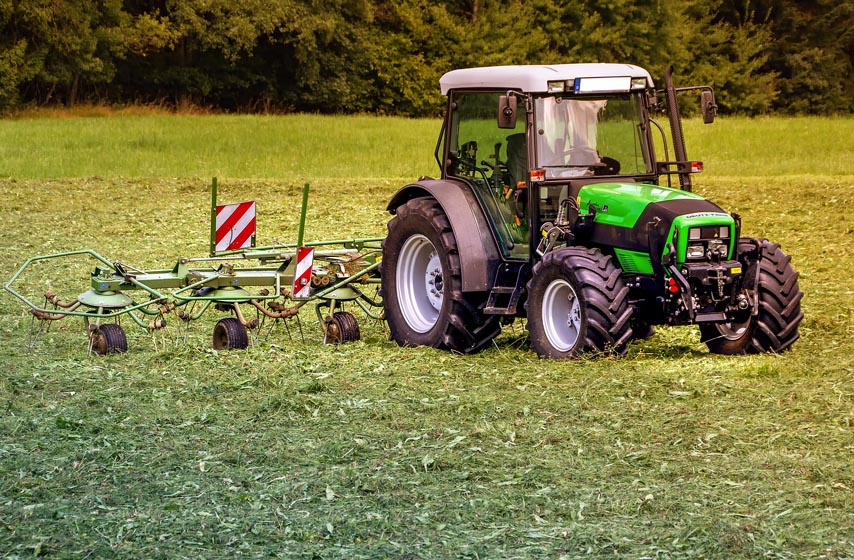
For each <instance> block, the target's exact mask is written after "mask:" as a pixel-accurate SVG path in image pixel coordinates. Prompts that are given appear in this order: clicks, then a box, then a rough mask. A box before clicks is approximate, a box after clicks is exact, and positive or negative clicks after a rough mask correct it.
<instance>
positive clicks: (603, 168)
mask: <svg viewBox="0 0 854 560" xmlns="http://www.w3.org/2000/svg"><path fill="white" fill-rule="evenodd" d="M599 159H600V161H601V162H602V163H600V164H597V165H595V166H593V174H594V175H619V174H620V162H619V161H617V160H615V159H614V158H612V157H608V156H603V157H601V158H599Z"/></svg>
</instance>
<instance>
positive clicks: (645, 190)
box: [578, 183, 724, 228]
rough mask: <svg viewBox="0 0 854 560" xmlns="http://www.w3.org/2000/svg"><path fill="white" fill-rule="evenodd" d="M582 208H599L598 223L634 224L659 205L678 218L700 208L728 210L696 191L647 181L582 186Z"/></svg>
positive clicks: (665, 212) (664, 211)
mask: <svg viewBox="0 0 854 560" xmlns="http://www.w3.org/2000/svg"><path fill="white" fill-rule="evenodd" d="M578 195H579V198H580V201H579V208H580V209H581V212H585V211H587V212H589V211H590V210H591V205H593V208H595V211H596V223H601V224H608V225H612V226H617V227H627V228H631V227H634V226H635V224H636V223H637V222H638V219H639V218H640V216H641V214H643V213H644V211H645V210H647V207H648V206H650V205H655V206H654V208H656V209H658V210H659V211H660V212H661V213H662V214H666V215H667V216H664V215H660V216H659V217H660V218H661V219H664V218H665V217H670V218H671V220H672V218H675V217H676V216H680V215H682V214H692V213H697V212H715V213H724V211H723V210H722V209H721V208H720V207H719V206H717V205H715V204H712V203H711V202H709V201H707V200H706V199H704V198H703V197H702V196H699V195H696V194H694V193H690V192H686V191H680V190H678V189H671V188H669V187H661V186H658V185H649V184H646V183H593V184H590V185H585V186H583V187H581V189H580V190H579V193H578Z"/></svg>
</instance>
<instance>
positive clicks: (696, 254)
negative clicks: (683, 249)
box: [685, 244, 706, 259]
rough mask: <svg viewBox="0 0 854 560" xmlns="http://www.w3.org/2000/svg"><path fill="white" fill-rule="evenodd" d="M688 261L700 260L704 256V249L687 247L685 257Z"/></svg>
mask: <svg viewBox="0 0 854 560" xmlns="http://www.w3.org/2000/svg"><path fill="white" fill-rule="evenodd" d="M685 256H686V257H687V258H689V259H702V258H703V257H705V256H706V248H705V247H704V246H703V245H702V244H699V245H688V253H687V254H686V255H685Z"/></svg>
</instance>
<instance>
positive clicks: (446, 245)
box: [380, 197, 501, 352]
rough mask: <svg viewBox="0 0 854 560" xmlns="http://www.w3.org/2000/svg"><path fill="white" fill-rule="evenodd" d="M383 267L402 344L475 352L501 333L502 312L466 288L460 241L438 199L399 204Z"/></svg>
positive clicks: (388, 306)
mask: <svg viewBox="0 0 854 560" xmlns="http://www.w3.org/2000/svg"><path fill="white" fill-rule="evenodd" d="M380 266H381V276H382V280H383V281H382V287H381V293H382V298H383V302H384V306H385V318H386V321H387V322H388V326H389V330H390V331H391V338H392V339H393V340H394V341H395V342H397V343H398V344H400V345H401V346H430V347H433V348H443V349H446V350H455V351H458V352H475V351H477V350H480V349H481V348H483V347H484V346H485V345H486V344H488V343H489V341H490V340H492V339H493V338H495V336H496V335H497V334H498V333H499V332H500V330H501V327H500V326H499V317H498V316H497V315H486V314H484V313H482V312H481V309H482V308H483V305H484V303H485V301H486V294H483V293H479V292H475V293H472V292H465V293H464V292H463V290H462V277H461V275H460V273H461V267H460V255H459V252H458V250H457V240H456V237H455V236H454V232H453V229H452V228H451V224H450V222H449V221H448V217H447V216H446V215H445V212H444V210H443V209H442V207H441V206H440V205H439V203H438V202H437V201H436V200H435V199H434V198H429V197H425V198H415V199H412V200H410V201H408V202H406V203H405V204H402V205H401V206H399V207H398V208H397V211H396V216H395V217H394V218H392V219H391V221H389V223H388V236H387V237H386V239H385V241H383V260H382V263H381V265H380Z"/></svg>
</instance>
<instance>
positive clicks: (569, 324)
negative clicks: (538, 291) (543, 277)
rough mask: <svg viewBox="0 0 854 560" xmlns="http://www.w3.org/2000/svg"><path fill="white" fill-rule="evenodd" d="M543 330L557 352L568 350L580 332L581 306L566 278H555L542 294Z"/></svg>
mask: <svg viewBox="0 0 854 560" xmlns="http://www.w3.org/2000/svg"><path fill="white" fill-rule="evenodd" d="M542 314H543V330H544V331H545V334H546V337H547V338H548V340H549V343H550V344H551V345H552V346H553V347H554V348H555V349H556V350H557V351H559V352H569V351H570V350H572V349H573V348H575V346H576V345H577V344H578V339H579V336H580V334H581V306H580V304H579V301H578V296H577V295H576V293H575V290H574V289H573V287H572V286H571V285H570V283H569V282H567V281H566V280H562V279H560V280H555V281H554V282H552V283H551V284H549V286H548V287H547V288H546V291H545V294H543V309H542Z"/></svg>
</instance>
